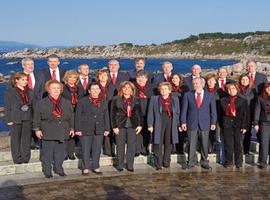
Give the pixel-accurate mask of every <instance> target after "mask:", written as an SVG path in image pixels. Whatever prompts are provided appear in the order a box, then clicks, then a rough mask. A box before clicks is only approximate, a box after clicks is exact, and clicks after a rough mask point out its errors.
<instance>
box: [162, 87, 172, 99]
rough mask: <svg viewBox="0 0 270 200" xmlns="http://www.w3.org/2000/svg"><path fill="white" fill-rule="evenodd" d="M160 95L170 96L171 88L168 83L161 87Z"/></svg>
mask: <svg viewBox="0 0 270 200" xmlns="http://www.w3.org/2000/svg"><path fill="white" fill-rule="evenodd" d="M159 92H160V95H161V96H163V97H168V96H169V95H170V94H171V92H172V91H171V90H170V88H169V87H168V86H167V85H163V86H161V87H160V88H159Z"/></svg>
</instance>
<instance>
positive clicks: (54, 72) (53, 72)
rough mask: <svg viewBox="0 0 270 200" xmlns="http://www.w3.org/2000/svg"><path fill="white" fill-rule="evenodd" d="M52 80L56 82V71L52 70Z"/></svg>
mask: <svg viewBox="0 0 270 200" xmlns="http://www.w3.org/2000/svg"><path fill="white" fill-rule="evenodd" d="M52 80H56V71H55V70H52Z"/></svg>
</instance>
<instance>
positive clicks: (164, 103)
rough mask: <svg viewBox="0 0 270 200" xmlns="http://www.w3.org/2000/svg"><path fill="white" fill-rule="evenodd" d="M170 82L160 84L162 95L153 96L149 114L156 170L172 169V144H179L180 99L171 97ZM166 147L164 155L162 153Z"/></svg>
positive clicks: (149, 127) (148, 121) (148, 123)
mask: <svg viewBox="0 0 270 200" xmlns="http://www.w3.org/2000/svg"><path fill="white" fill-rule="evenodd" d="M171 91H172V86H171V84H170V83H169V82H162V83H160V84H159V92H160V95H158V96H152V97H151V99H150V103H149V109H148V114H147V125H148V130H149V131H150V132H151V133H153V134H154V135H153V145H154V146H153V150H154V158H155V166H156V170H161V169H162V166H163V167H165V168H168V167H170V162H171V151H172V144H176V143H178V130H179V125H180V120H179V117H180V106H179V99H178V98H177V97H176V96H174V95H171ZM163 145H164V153H163V151H162V148H163Z"/></svg>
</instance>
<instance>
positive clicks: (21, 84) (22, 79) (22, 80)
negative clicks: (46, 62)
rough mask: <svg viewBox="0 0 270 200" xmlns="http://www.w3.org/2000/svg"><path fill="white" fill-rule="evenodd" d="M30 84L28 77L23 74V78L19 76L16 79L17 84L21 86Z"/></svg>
mask: <svg viewBox="0 0 270 200" xmlns="http://www.w3.org/2000/svg"><path fill="white" fill-rule="evenodd" d="M27 84H28V81H27V77H26V76H23V77H22V78H19V79H17V80H16V85H17V86H19V87H26V86H27Z"/></svg>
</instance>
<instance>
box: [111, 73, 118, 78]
mask: <svg viewBox="0 0 270 200" xmlns="http://www.w3.org/2000/svg"><path fill="white" fill-rule="evenodd" d="M113 74H115V78H117V75H118V72H115V73H112V72H110V75H111V78H112V76H113Z"/></svg>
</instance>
